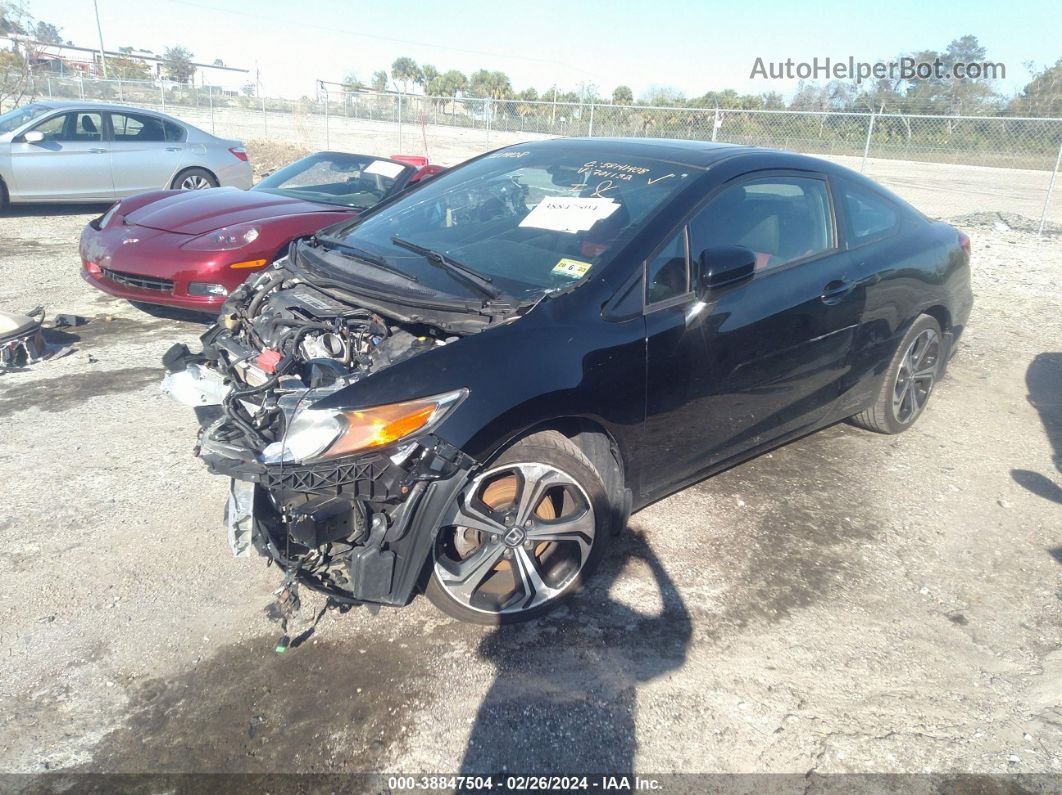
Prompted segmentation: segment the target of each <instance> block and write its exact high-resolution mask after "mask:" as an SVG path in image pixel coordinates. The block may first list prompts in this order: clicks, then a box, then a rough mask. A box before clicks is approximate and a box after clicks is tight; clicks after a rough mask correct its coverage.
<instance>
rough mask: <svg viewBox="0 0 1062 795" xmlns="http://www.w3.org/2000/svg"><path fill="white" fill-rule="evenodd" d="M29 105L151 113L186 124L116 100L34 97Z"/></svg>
mask: <svg viewBox="0 0 1062 795" xmlns="http://www.w3.org/2000/svg"><path fill="white" fill-rule="evenodd" d="M29 104H31V105H40V106H42V107H45V108H49V109H50V110H73V109H75V108H77V109H78V110H82V109H83V110H114V111H119V112H121V111H129V112H130V113H152V114H154V115H156V116H161V117H163V118H164V119H173V121H175V122H177V123H179V124H183V125H184V126H185V127H187V126H188V123H187V122H183V121H181V120H180V119H177V118H174V117H173V116H171V115H169V114H168V113H163V112H162V111H158V110H155V109H154V108H141V107H137V106H136V105H120V104H118V103H116V102H79V101H78V100H76V99H35V100H33V102H31V103H29Z"/></svg>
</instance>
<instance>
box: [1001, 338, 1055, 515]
mask: <svg viewBox="0 0 1062 795" xmlns="http://www.w3.org/2000/svg"><path fill="white" fill-rule="evenodd" d="M1025 385H1026V387H1027V388H1028V390H1029V397H1028V399H1029V403H1030V404H1031V405H1032V406H1033V408H1035V409H1036V411H1037V412H1038V413H1039V415H1040V422H1041V423H1043V426H1044V433H1045V434H1046V435H1047V441H1048V442H1049V443H1050V445H1051V455H1052V459H1053V461H1054V463H1055V471H1056V472H1060V473H1062V353H1041V354H1039V355H1037V356H1036V358H1035V359H1033V360H1032V363H1031V364H1030V365H1029V369H1028V370H1026V372H1025ZM1010 474H1011V477H1013V478H1014V480H1015V481H1016V482H1017V483H1018V484H1019V485H1021V486H1023V487H1025V488H1026V489H1028V490H1029V491H1031V492H1032V493H1033V494H1036V495H1038V496H1040V497H1043V498H1044V499H1045V500H1051V501H1052V502H1057V503H1059V504H1062V485H1059V483H1058V482H1057V481H1056V480H1053V479H1052V478H1050V477H1047V476H1046V475H1043V474H1041V473H1039V472H1032V471H1031V470H1028V469H1012V470H1011V471H1010Z"/></svg>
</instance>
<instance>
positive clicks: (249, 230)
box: [181, 224, 259, 251]
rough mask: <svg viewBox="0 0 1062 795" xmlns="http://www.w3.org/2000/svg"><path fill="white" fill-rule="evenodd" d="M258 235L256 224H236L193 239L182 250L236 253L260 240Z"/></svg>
mask: <svg viewBox="0 0 1062 795" xmlns="http://www.w3.org/2000/svg"><path fill="white" fill-rule="evenodd" d="M258 235H259V229H258V227H257V226H255V225H254V224H236V225H235V226H226V227H223V228H222V229H215V230H214V231H213V232H207V233H206V234H205V235H199V237H193V238H192V239H191V240H189V241H188V242H187V243H184V244H182V245H181V248H186V249H189V250H191V251H234V250H235V249H238V248H243V247H244V246H248V245H250V244H251V243H253V242H254V241H256V240H257V239H258Z"/></svg>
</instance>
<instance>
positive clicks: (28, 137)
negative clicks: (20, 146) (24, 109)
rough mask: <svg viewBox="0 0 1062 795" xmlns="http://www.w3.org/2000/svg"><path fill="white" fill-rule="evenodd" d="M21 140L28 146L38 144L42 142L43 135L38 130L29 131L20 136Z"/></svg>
mask: <svg viewBox="0 0 1062 795" xmlns="http://www.w3.org/2000/svg"><path fill="white" fill-rule="evenodd" d="M22 140H23V141H24V142H25V143H28V144H39V143H40V142H41V141H43V140H44V133H42V132H41V131H40V130H30V131H29V132H28V133H24V134H23V135H22Z"/></svg>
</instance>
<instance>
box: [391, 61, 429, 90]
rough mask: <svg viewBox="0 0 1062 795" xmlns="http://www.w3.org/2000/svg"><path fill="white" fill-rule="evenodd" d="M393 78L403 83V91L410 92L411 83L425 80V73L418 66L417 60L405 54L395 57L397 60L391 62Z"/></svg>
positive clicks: (415, 83)
mask: <svg viewBox="0 0 1062 795" xmlns="http://www.w3.org/2000/svg"><path fill="white" fill-rule="evenodd" d="M391 78H392V79H393V80H394V81H395V82H396V83H401V84H402V93H403V94H406V93H408V92H409V84H410V83H413V85H417V84H419V83H422V82H423V81H424V73H423V72H422V71H421V70H420V67H419V66H417V62H416V61H414V60H413V59H412V58H409V57H407V56H405V55H403V56H402V57H400V58H395V62H394V63H393V64H391Z"/></svg>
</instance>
